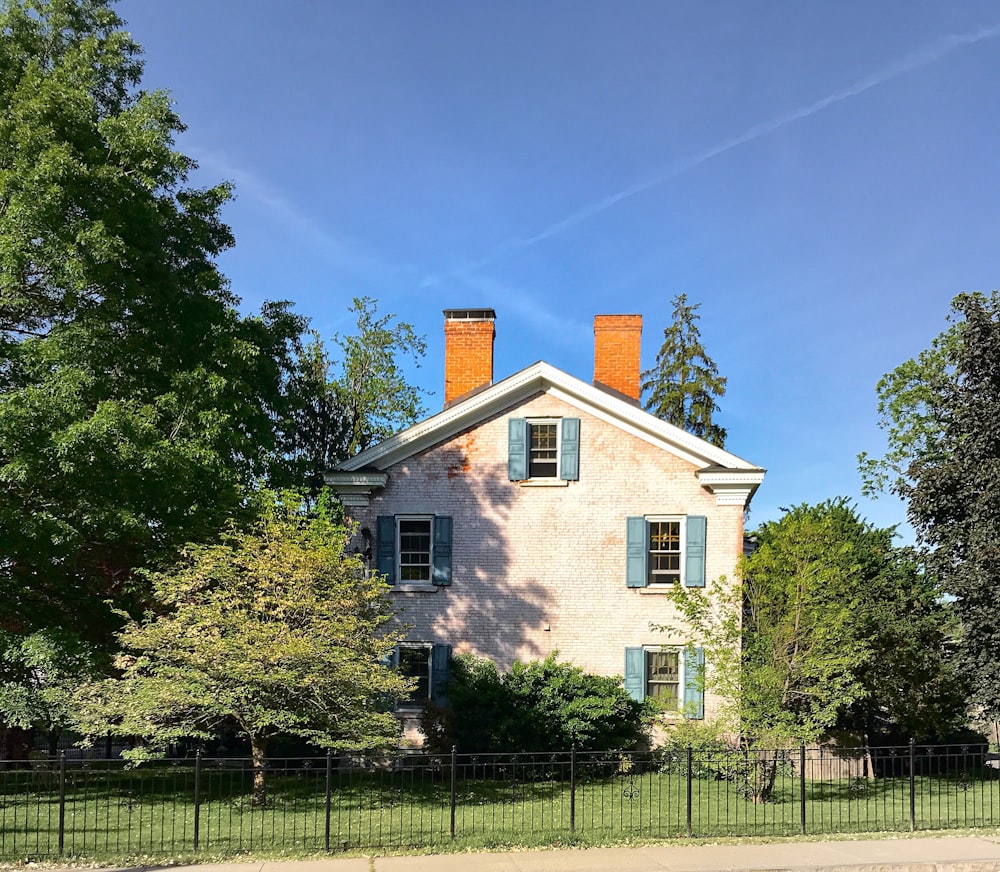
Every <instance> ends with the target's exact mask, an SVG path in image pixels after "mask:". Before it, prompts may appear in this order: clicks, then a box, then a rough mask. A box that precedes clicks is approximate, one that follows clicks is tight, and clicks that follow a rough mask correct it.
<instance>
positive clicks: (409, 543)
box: [399, 518, 431, 581]
mask: <svg viewBox="0 0 1000 872" xmlns="http://www.w3.org/2000/svg"><path fill="white" fill-rule="evenodd" d="M399 578H400V580H401V581H430V579H431V521H430V518H400V520H399Z"/></svg>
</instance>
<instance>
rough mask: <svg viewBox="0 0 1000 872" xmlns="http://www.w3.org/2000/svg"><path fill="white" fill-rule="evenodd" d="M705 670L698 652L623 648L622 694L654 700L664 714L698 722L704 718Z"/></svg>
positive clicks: (702, 654) (701, 655) (681, 649)
mask: <svg viewBox="0 0 1000 872" xmlns="http://www.w3.org/2000/svg"><path fill="white" fill-rule="evenodd" d="M704 666H705V653H704V651H703V649H701V648H687V649H683V648H662V647H658V648H654V647H652V646H647V647H643V648H626V649H625V690H626V691H627V692H628V694H629V695H630V696H631V697H632V698H633V699H637V700H643V699H647V698H651V699H655V700H657V702H659V703H660V705H661V706H662V707H663V709H664V711H668V712H679V713H681V714H683V715H684V717H686V718H690V719H701V718H704V717H705V691H704V682H703V680H702V673H703V671H704Z"/></svg>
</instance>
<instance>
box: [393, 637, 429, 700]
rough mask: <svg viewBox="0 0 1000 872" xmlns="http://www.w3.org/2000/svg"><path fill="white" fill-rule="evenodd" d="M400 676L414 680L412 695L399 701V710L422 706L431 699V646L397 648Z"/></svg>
mask: <svg viewBox="0 0 1000 872" xmlns="http://www.w3.org/2000/svg"><path fill="white" fill-rule="evenodd" d="M396 668H397V669H398V670H399V674H400V675H402V676H403V677H404V678H412V679H413V680H414V682H415V683H414V685H413V689H412V690H411V691H410V695H409V696H407V697H406V698H405V699H401V700H400V701H399V704H398V705H399V708H411V707H413V706H421V705H423V704H424V703H425V702H426V701H427V700H428V699H430V698H431V646H430V645H424V644H419V645H413V644H405V643H403V644H401V645H399V646H398V648H397V665H396Z"/></svg>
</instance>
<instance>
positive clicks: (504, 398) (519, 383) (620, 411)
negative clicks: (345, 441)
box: [327, 361, 763, 483]
mask: <svg viewBox="0 0 1000 872" xmlns="http://www.w3.org/2000/svg"><path fill="white" fill-rule="evenodd" d="M543 391H544V392H547V393H549V394H551V395H552V396H554V397H557V398H559V399H561V400H563V401H565V402H566V403H569V404H570V405H572V406H576V407H577V408H579V409H581V410H582V411H586V412H588V413H590V414H592V415H594V416H595V417H597V418H600V419H602V420H604V421H607V422H608V423H610V424H613V425H615V426H617V427H620V428H621V429H623V430H625V431H627V432H629V433H631V434H633V435H635V436H637V437H639V438H641V439H644V440H645V441H647V442H650V443H651V444H653V445H656V446H657V447H659V448H662V449H663V450H665V451H669V452H671V453H673V454H675V455H677V456H679V457H682V458H683V459H685V460H687V461H689V462H691V463H693V464H695V465H697V466H700V467H706V466H708V467H725V468H726V469H729V470H736V469H742V470H746V471H748V472H749V471H754V472H759V470H757V469H756V467H754V466H753V464H751V463H748V462H747V461H745V460H743V459H742V458H740V457H737V456H736V455H735V454H730V453H729V452H728V451H724V450H723V449H721V448H717V447H716V446H714V445H711V444H710V443H708V442H706V441H705V440H704V439H699V438H698V437H697V436H692V435H691V434H690V433H688V432H686V431H685V430H682V429H680V428H679V427H675V426H673V425H672V424H668V423H666V422H665V421H661V420H660V419H659V418H656V417H654V416H653V415H650V414H649V413H648V412H644V411H643V410H642V409H640V408H639V407H638V406H636V405H634V404H632V403H630V402H629V401H628V400H625V399H619V398H618V397H616V396H613V395H611V394H609V393H607V392H606V391H603V390H601V389H599V388H596V387H594V386H593V385H590V384H587V383H586V382H583V381H580V379H578V378H574V377H573V376H571V375H569V374H568V373H565V372H563V371H562V370H560V369H556V368H555V367H554V366H551V365H549V364H547V363H545V362H543V361H539V362H538V363H534V364H532V365H531V366H529V367H526V368H525V369H522V370H521V371H520V372H516V373H514V375H512V376H509V377H508V378H505V379H504V380H503V381H500V382H497V383H496V384H494V385H491V386H489V387H487V388H485V389H483V390H481V391H479V392H478V393H475V394H473V395H472V396H470V397H468V398H467V399H465V400H461V401H459V402H457V403H455V404H453V405H451V406H449V407H448V408H447V409H445V410H444V411H441V412H438V413H437V414H436V415H433V416H431V417H430V418H427V419H426V420H424V421H421V422H420V423H419V424H414V425H413V426H412V427H409V428H408V429H406V430H403V431H402V432H400V433H397V434H396V435H395V436H392V437H391V438H389V439H386V440H385V441H384V442H381V443H379V444H378V445H374V446H372V447H371V448H369V449H368V450H366V451H362V452H361V453H360V454H357V455H355V456H354V457H352V458H351V459H350V460H347V461H345V462H344V463H342V464H340V465H339V466H337V467H336V468H335V469H334V471H333V473H328V474H327V476H328V479H329V476H330V475H332V474H340V473H342V472H353V471H357V470H361V469H365V468H375V469H386V468H388V467H389V466H392V465H393V464H394V463H398V462H399V461H401V460H404V459H406V458H407V457H411V456H412V455H414V454H417V453H418V452H420V451H423V450H424V449H425V448H429V447H430V446H431V445H434V444H436V443H438V442H441V441H443V440H445V439H448V438H450V437H451V436H454V435H455V434H456V433H460V432H461V431H462V430H465V429H467V428H469V427H471V426H474V425H475V424H477V423H479V422H480V421H483V420H485V419H487V418H489V417H490V416H492V415H494V414H497V413H499V412H501V411H503V410H504V409H506V408H510V407H511V406H514V405H516V404H517V403H519V402H521V401H522V400H525V399H527V398H528V397H530V396H532V395H534V394H536V393H539V392H543ZM760 474H761V475H763V473H762V472H761V473H760ZM758 483H759V481H758Z"/></svg>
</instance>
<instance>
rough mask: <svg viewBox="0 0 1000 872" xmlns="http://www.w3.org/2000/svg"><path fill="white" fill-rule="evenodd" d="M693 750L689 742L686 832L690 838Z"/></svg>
mask: <svg viewBox="0 0 1000 872" xmlns="http://www.w3.org/2000/svg"><path fill="white" fill-rule="evenodd" d="M693 758H694V752H693V749H692V748H691V745H690V744H689V745H688V747H687V834H688V838H691V835H692V832H693V830H692V828H691V805H692V802H691V797H692V793H691V781H692V779H693V773H694V759H693Z"/></svg>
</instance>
